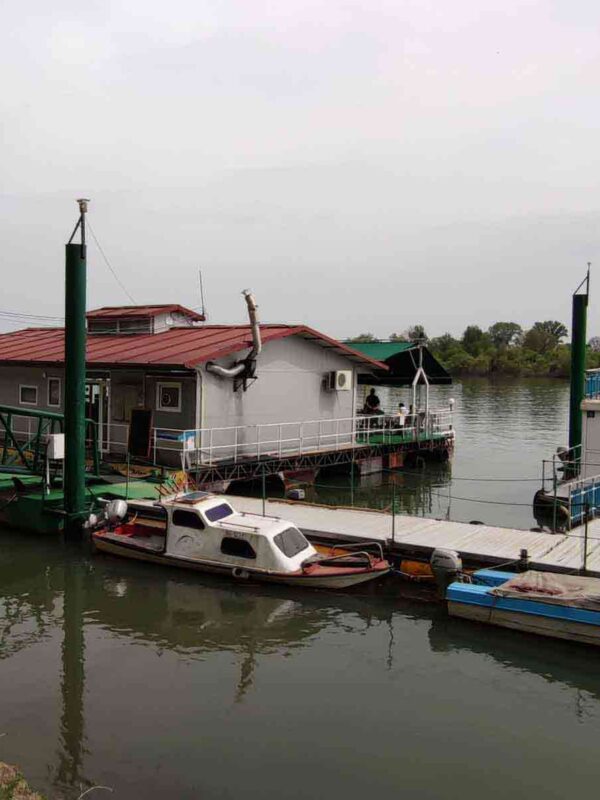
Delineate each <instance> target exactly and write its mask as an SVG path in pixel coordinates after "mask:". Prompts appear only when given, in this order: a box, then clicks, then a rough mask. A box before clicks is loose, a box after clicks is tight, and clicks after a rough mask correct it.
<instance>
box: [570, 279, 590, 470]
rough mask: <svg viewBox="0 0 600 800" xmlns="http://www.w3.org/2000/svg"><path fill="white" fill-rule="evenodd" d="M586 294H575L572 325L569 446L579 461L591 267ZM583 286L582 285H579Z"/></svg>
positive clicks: (573, 457)
mask: <svg viewBox="0 0 600 800" xmlns="http://www.w3.org/2000/svg"><path fill="white" fill-rule="evenodd" d="M584 283H586V290H585V294H577V292H576V293H575V294H574V295H573V319H572V325H571V399H570V408H569V448H570V449H571V450H572V451H573V448H576V449H575V451H574V452H571V455H570V459H571V460H572V461H575V462H578V461H579V460H580V458H581V452H580V450H581V448H580V445H581V429H582V425H581V403H582V400H583V397H584V393H585V347H586V326H587V305H588V293H589V269H588V275H587V278H586V280H585V281H584ZM579 288H581V287H579Z"/></svg>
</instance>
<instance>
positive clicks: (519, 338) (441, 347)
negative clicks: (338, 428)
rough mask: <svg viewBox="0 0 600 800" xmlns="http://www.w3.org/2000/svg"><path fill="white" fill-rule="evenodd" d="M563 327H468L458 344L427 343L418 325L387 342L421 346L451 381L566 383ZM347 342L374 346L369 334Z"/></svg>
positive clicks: (589, 362) (447, 340)
mask: <svg viewBox="0 0 600 800" xmlns="http://www.w3.org/2000/svg"><path fill="white" fill-rule="evenodd" d="M567 335H568V331H567V329H566V327H565V326H564V325H563V324H562V322H558V321H557V320H545V321H543V322H535V323H534V324H533V325H532V326H531V328H529V329H528V330H524V329H523V328H522V327H521V326H520V325H518V324H517V323H516V322H495V323H494V324H493V325H490V327H489V328H488V329H487V331H484V330H483V329H482V328H480V327H479V326H478V325H468V326H467V328H465V331H464V333H463V334H462V336H460V337H459V338H455V337H454V336H452V334H450V333H444V334H443V335H442V336H437V337H435V338H433V339H429V338H428V337H427V334H426V333H425V329H424V328H423V326H422V325H414V326H412V327H411V328H409V329H408V330H407V331H406V333H404V334H398V333H393V334H392V335H391V336H390V341H414V342H416V341H420V342H424V343H426V344H427V346H428V347H429V349H430V350H431V352H432V353H433V355H434V356H435V357H436V358H437V359H438V360H439V361H440V362H441V364H443V366H444V367H445V368H446V369H447V370H448V372H450V374H451V375H482V376H483V375H492V376H493V375H510V376H515V377H518V376H531V377H552V378H568V377H569V376H570V374H571V347H570V345H568V344H564V343H563V341H562V340H563V339H565V338H566V337H567ZM350 341H355V342H365V341H366V342H373V341H377V339H376V338H375V337H374V336H373V334H372V333H363V334H360V336H357V337H356V338H355V339H351V340H350ZM586 367H587V369H594V368H600V338H599V337H594V338H592V339H590V341H589V344H588V348H587V357H586Z"/></svg>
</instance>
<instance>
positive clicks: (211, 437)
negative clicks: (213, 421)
mask: <svg viewBox="0 0 600 800" xmlns="http://www.w3.org/2000/svg"><path fill="white" fill-rule="evenodd" d="M213 432H214V430H213V428H211V429H210V443H209V446H208V458H209V461H210V463H211V464H212V463H213Z"/></svg>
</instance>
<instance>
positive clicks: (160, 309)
mask: <svg viewBox="0 0 600 800" xmlns="http://www.w3.org/2000/svg"><path fill="white" fill-rule="evenodd" d="M158 314H185V316H186V317H191V319H195V320H200V321H201V320H203V319H204V317H203V316H202V314H198V312H197V311H192V309H191V308H186V307H185V306H180V305H178V304H177V303H170V304H164V305H152V306H103V307H102V308H95V309H93V310H92V311H88V312H87V314H86V316H87V318H88V319H90V318H91V319H96V318H98V317H112V318H116V317H119V318H120V317H156V316H157V315H158Z"/></svg>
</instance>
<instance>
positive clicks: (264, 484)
mask: <svg viewBox="0 0 600 800" xmlns="http://www.w3.org/2000/svg"><path fill="white" fill-rule="evenodd" d="M266 501H267V480H266V477H265V468H264V467H263V468H262V515H263V517H264V516H265V504H266Z"/></svg>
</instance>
